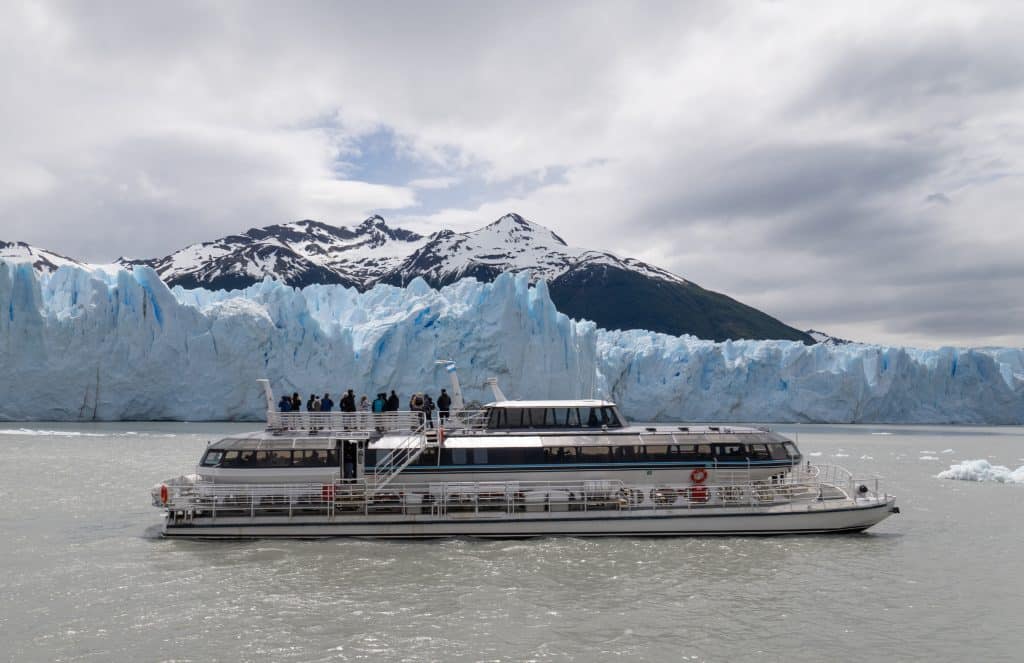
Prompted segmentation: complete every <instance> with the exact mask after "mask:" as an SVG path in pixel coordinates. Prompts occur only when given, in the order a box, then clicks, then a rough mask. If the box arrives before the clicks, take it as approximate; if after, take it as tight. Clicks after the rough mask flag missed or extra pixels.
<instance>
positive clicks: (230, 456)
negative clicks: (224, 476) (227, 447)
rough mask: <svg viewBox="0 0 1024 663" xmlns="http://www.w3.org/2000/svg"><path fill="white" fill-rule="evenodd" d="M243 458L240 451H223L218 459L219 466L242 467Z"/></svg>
mask: <svg viewBox="0 0 1024 663" xmlns="http://www.w3.org/2000/svg"><path fill="white" fill-rule="evenodd" d="M243 460H244V459H243V456H242V452H241V451H225V452H224V456H223V457H222V458H221V459H220V467H243V466H244V462H243Z"/></svg>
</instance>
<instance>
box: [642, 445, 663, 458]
mask: <svg viewBox="0 0 1024 663" xmlns="http://www.w3.org/2000/svg"><path fill="white" fill-rule="evenodd" d="M644 451H645V452H646V454H647V458H648V460H668V445H667V444H648V445H647V446H646V447H644Z"/></svg>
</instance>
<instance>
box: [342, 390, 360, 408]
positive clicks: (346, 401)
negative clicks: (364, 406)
mask: <svg viewBox="0 0 1024 663" xmlns="http://www.w3.org/2000/svg"><path fill="white" fill-rule="evenodd" d="M339 405H340V406H341V411H342V412H355V411H356V395H355V392H353V391H352V390H351V389H349V390H348V392H346V393H345V395H344V396H342V397H341V402H340V404H339Z"/></svg>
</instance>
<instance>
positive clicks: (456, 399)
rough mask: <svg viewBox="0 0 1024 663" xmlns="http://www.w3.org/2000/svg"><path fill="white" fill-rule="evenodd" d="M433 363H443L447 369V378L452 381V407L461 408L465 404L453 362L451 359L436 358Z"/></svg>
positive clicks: (454, 408)
mask: <svg viewBox="0 0 1024 663" xmlns="http://www.w3.org/2000/svg"><path fill="white" fill-rule="evenodd" d="M434 363H435V364H440V365H443V366H444V367H445V368H444V370H446V371H448V379H449V380H451V383H452V409H453V410H461V409H463V408H464V407H465V406H466V404H465V402H464V401H463V400H462V385H460V384H459V374H458V373H457V372H456V370H455V362H454V361H452V360H451V359H438V360H437V361H435V362H434Z"/></svg>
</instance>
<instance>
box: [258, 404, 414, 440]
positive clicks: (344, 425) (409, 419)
mask: <svg viewBox="0 0 1024 663" xmlns="http://www.w3.org/2000/svg"><path fill="white" fill-rule="evenodd" d="M422 423H423V413H422V412H407V411H398V412H277V411H275V410H270V411H268V412H267V429H268V430H272V431H281V432H285V431H287V432H292V431H295V432H320V433H329V432H344V433H348V434H357V433H363V434H367V433H372V432H393V431H411V430H415V429H416V428H419V427H420V426H421V425H422Z"/></svg>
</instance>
